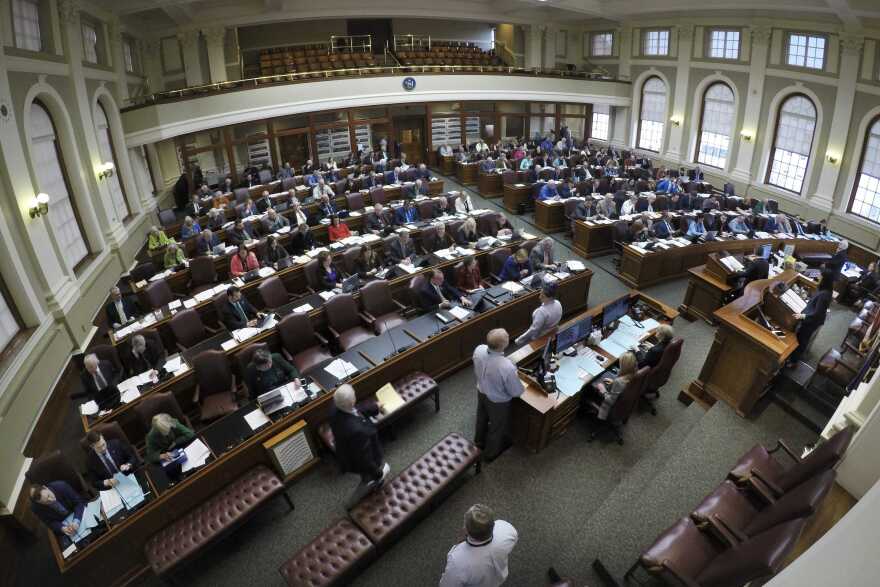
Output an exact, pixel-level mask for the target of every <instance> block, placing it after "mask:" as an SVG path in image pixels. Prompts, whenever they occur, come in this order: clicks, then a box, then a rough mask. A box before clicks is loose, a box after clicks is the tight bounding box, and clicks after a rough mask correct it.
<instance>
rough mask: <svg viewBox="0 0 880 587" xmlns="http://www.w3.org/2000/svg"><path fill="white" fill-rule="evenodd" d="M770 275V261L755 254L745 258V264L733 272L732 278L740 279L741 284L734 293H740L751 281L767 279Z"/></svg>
mask: <svg viewBox="0 0 880 587" xmlns="http://www.w3.org/2000/svg"><path fill="white" fill-rule="evenodd" d="M769 276H770V263H768V262H767V259H765V258H763V257H758V256H755V255H752V256H749V257H747V258H746V266H745V267H744V268H743V269H742V270H741V271H737V272H736V273H734V274H733V277H734V279H742V285H740V287H739V288H738V291H737V292H736V295H737V296H739V295H742V292H743V289H745V287H746V286H747V285H748V284H750V283H751V282H753V281H757V280H759V279H767V278H768V277H769Z"/></svg>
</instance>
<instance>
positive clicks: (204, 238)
mask: <svg viewBox="0 0 880 587" xmlns="http://www.w3.org/2000/svg"><path fill="white" fill-rule="evenodd" d="M219 244H220V239H218V238H217V235H216V234H214V233H213V232H212V231H211V230H208V229H207V228H206V229H205V230H203V231H202V232H200V233H199V236H198V238H197V239H196V255H208V254H210V253H211V252H212V251H213V250H214V247H216V246H217V245H219Z"/></svg>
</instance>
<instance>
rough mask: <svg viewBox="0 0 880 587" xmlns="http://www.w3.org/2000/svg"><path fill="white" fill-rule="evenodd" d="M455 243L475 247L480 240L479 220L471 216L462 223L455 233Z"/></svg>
mask: <svg viewBox="0 0 880 587" xmlns="http://www.w3.org/2000/svg"><path fill="white" fill-rule="evenodd" d="M453 238H454V239H455V243H456V244H457V245H458V246H460V247H473V246H474V245H476V244H477V241H478V240H480V235H479V234H478V233H477V221H476V220H474V218H473V217H472V216H471V217H469V218H468V219H467V220H465V221H464V222H462V223H461V226H460V227H459V228H458V230H457V231H456V233H455V234H454V235H453Z"/></svg>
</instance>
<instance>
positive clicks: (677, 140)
mask: <svg viewBox="0 0 880 587" xmlns="http://www.w3.org/2000/svg"><path fill="white" fill-rule="evenodd" d="M693 41H694V27H692V26H690V25H681V26H679V27H678V62H677V64H676V71H675V96H674V97H673V99H672V110H671V112H672V114H671V116H670V120H668V121H666V125H668V127H669V141H668V142H667V143H666V153H664V155H663V157H664V158H666V159H668V160H669V161H670V162H672V163H678V162H679V161H682V160H684V159H687V135H686V133H685V132H684V130H685V127H684V122H685V121H684V118H685V116H684V113H685V112H686V111H687V101H688V92H689V91H690V90H689V88H688V82H689V81H690V75H691V53H692V52H693ZM676 123H677V124H676Z"/></svg>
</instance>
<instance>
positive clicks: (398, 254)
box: [388, 230, 416, 265]
mask: <svg viewBox="0 0 880 587" xmlns="http://www.w3.org/2000/svg"><path fill="white" fill-rule="evenodd" d="M388 256H389V257H390V260H391V262H392V263H393V264H395V265H397V264H399V263H402V262H404V260H407V261H412V260H413V259H414V258H415V256H416V246H415V244H413V241H412V239H411V238H410V236H409V231H407V230H401V231H400V232H398V233H397V238H395V239H393V240H392V241H391V243H390V247H389V250H388Z"/></svg>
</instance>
